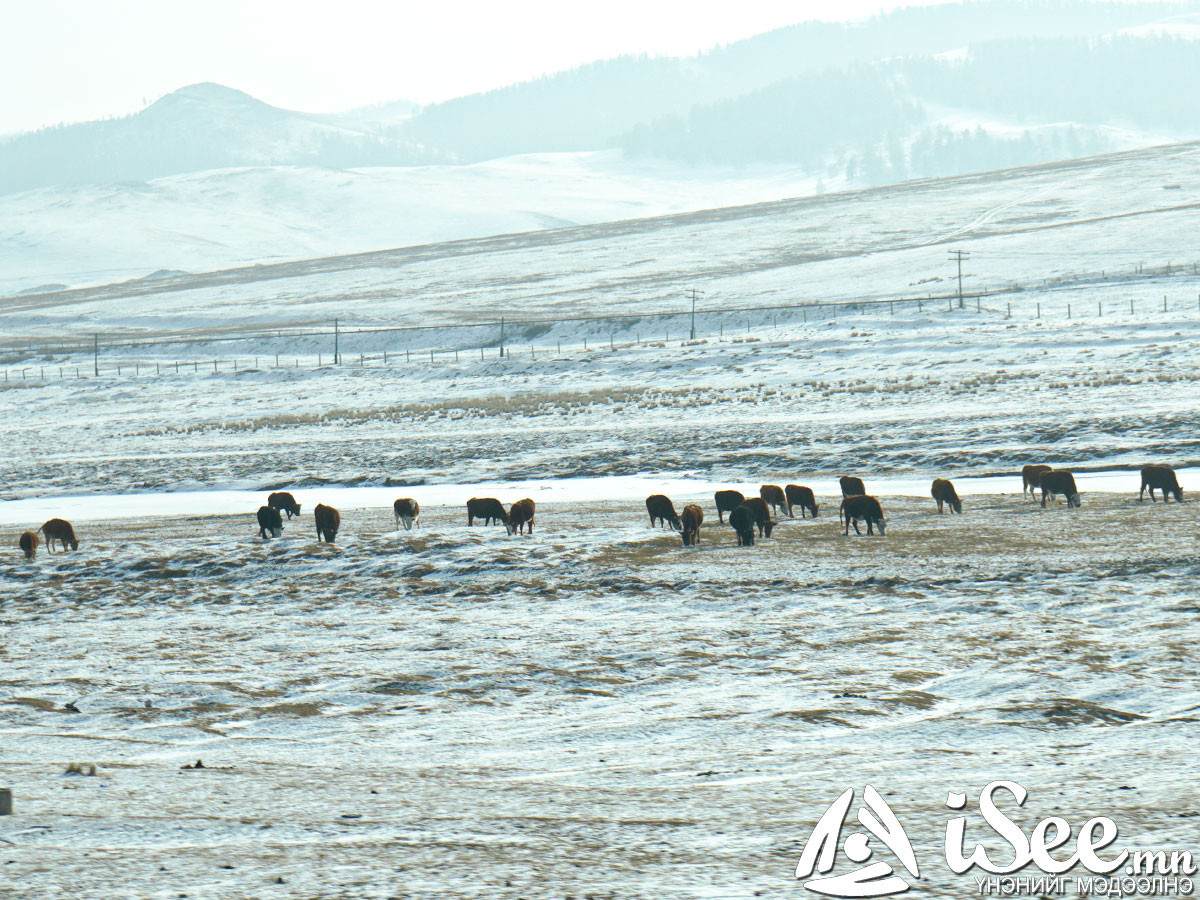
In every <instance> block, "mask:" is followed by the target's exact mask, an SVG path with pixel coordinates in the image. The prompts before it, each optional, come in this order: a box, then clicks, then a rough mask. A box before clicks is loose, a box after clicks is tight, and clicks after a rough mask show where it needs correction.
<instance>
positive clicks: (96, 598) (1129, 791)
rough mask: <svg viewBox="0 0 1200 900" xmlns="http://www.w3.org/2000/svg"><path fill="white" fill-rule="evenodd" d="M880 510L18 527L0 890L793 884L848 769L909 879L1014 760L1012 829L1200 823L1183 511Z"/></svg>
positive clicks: (1189, 563)
mask: <svg viewBox="0 0 1200 900" xmlns="http://www.w3.org/2000/svg"><path fill="white" fill-rule="evenodd" d="M706 505H708V504H706ZM887 510H888V513H889V516H890V518H891V527H890V528H889V530H888V536H887V537H886V538H882V539H881V538H867V537H862V538H858V539H856V538H853V537H851V538H844V537H841V536H840V534H839V529H838V527H837V523H836V520H835V519H834V518H833V517H832V516H829V515H828V514H826V515H823V516H822V517H820V518H818V519H816V520H812V519H809V520H807V521H804V522H800V521H799V520H796V521H789V522H785V523H784V524H783V525H781V526H780V527H779V528H778V529H777V530H776V533H775V535H774V536H773V537H772V538H771V539H770V540H767V541H764V542H761V543H760V544H759V545H757V546H756V547H754V548H751V549H742V550H739V549H738V548H736V547H735V546H733V541H732V537H733V534H732V532H731V531H730V529H729V528H728V526H719V525H717V524H716V522H715V516H712V515H711V506H710V507H709V515H710V517H711V519H712V521H710V522H707V523H706V525H705V527H704V530H703V531H702V543H701V545H700V546H699V547H698V548H694V549H691V550H685V549H684V548H682V547H681V546H680V541H679V538H678V536H677V535H675V534H674V533H671V532H663V531H653V530H651V529H650V528H648V527H647V524H646V523H645V521H643V517H644V510H643V509H641V508H639V504H634V503H601V504H571V505H567V506H562V505H547V506H545V507H543V508H542V509H541V510H540V511H539V516H538V523H537V529H538V530H537V535H536V537H534V538H532V539H531V538H528V537H526V538H520V537H513V538H509V537H508V536H506V535H505V534H504V531H503V529H500V528H492V529H485V528H482V527H476V528H475V529H472V530H467V529H466V528H465V525H464V523H463V522H461V521H460V519H461V512H460V510H459V509H457V508H454V509H445V508H440V507H434V508H431V509H428V510H427V511H426V513H425V518H426V521H425V524H424V527H422V528H420V529H419V530H417V531H414V532H411V533H399V534H397V533H395V532H393V531H392V524H391V520H390V515H389V514H388V513H387V512H386V511H383V510H375V511H367V512H355V513H352V514H349V515H347V517H346V520H345V523H344V530H343V534H342V535H341V537H340V538H339V542H338V544H336V545H334V546H327V545H317V544H315V543H314V542H313V541H312V540H311V539H310V537H309V535H308V528H309V527H311V519H310V518H308V517H306V518H305V519H304V520H303V522H302V524H294V525H293V526H292V527H291V528H289V529H288V530H287V531H286V532H285V537H284V538H282V539H280V540H278V541H273V542H271V543H269V544H262V543H260V542H259V541H257V540H256V539H254V538H253V537H252V536H251V533H250V530H249V529H248V528H247V526H246V521H245V517H244V516H243V517H237V518H201V519H195V518H192V519H189V518H178V519H175V520H170V521H161V520H159V521H154V522H152V523H141V524H139V523H137V522H133V523H131V522H128V521H122V522H120V523H114V524H112V525H105V524H91V525H88V527H87V531H86V541H85V545H84V546H83V547H81V549H80V551H79V552H78V553H76V554H73V555H70V556H56V557H54V558H53V559H49V558H45V557H42V558H39V559H38V560H37V561H36V562H35V563H33V564H27V563H25V562H18V561H16V560H14V559H13V558H12V556H11V555H10V556H7V557H5V561H4V562H3V563H0V582H2V583H3V584H4V585H5V590H4V597H5V599H4V600H3V601H0V623H2V626H3V628H4V629H5V632H6V635H7V636H6V640H5V643H4V646H3V649H2V651H0V652H2V658H3V661H4V675H3V685H4V688H3V690H4V694H5V702H4V703H3V705H0V733H2V741H3V747H4V764H3V772H4V779H5V782H6V783H7V784H9V785H11V786H12V787H13V788H14V790H15V794H16V808H17V815H15V816H13V817H12V818H6V819H0V864H3V868H2V869H0V877H2V878H3V879H4V880H3V882H2V883H0V884H2V885H3V886H2V887H0V894H2V895H3V896H6V897H22V898H25V897H72V898H105V900H107V898H110V897H112V896H114V891H115V890H118V888H117V885H118V884H119V886H120V887H119V893H120V896H122V897H131V898H132V897H156V898H157V897H162V898H175V897H179V896H181V895H184V894H186V895H187V896H189V897H205V898H242V897H264V898H270V897H280V898H285V897H296V898H309V897H316V896H319V897H323V898H332V897H345V898H375V897H380V898H382V897H413V898H418V897H421V898H423V897H447V898H448V897H456V898H460V897H502V898H509V897H511V898H518V897H555V898H562V897H567V896H571V897H580V898H583V897H586V896H593V897H621V898H625V897H643V898H660V897H667V896H669V897H680V898H686V897H698V898H699V897H727V898H743V897H744V898H751V897H756V896H763V897H779V898H784V897H795V896H799V894H800V893H801V889H800V886H799V885H798V884H797V883H796V882H795V881H794V880H793V879H792V870H793V869H794V868H795V864H796V861H797V859H798V856H799V853H800V851H801V849H802V842H803V840H804V839H805V838H806V837H807V836H808V832H809V830H810V829H811V828H812V826H813V824H814V822H815V820H816V818H817V817H818V816H819V815H820V813H821V812H823V811H824V809H825V807H826V806H828V804H829V803H831V802H832V800H833V799H834V797H836V795H837V794H839V793H840V792H841V791H842V790H844V789H845V788H846V787H855V788H856V789H858V790H860V791H861V789H862V785H863V784H865V783H868V782H869V783H873V784H874V785H876V786H877V787H878V788H879V789H880V790H881V791H882V793H883V794H884V795H885V797H886V798H887V799H888V801H889V802H890V803H891V804H892V805H893V808H894V809H895V811H896V813H897V814H898V815H899V816H900V818H901V820H902V821H903V822H904V824H905V826H906V828H907V831H908V834H909V836H910V837H911V838H912V839H913V842H914V845H915V848H916V851H917V853H918V855H919V858H920V859H921V864H922V870H923V874H924V880H923V881H922V883H921V885H920V889H919V890H918V892H917V895H918V896H938V897H956V898H961V897H963V896H967V895H968V893H971V892H973V888H974V882H973V881H972V880H971V879H969V878H962V877H955V876H950V875H948V873H947V871H946V869H945V866H944V864H942V863H940V862H939V860H940V859H941V840H942V830H943V829H944V822H945V819H946V817H947V813H946V810H945V808H944V807H943V806H942V804H943V802H944V799H945V795H946V791H947V790H949V789H954V790H966V791H968V792H969V793H977V792H978V790H979V789H980V788H981V787H982V786H983V784H985V783H987V782H988V781H990V780H993V779H997V778H1012V779H1016V780H1018V781H1020V782H1021V783H1023V784H1024V785H1025V786H1026V787H1027V788H1028V789H1029V790H1030V793H1031V796H1030V800H1029V802H1028V803H1027V804H1026V808H1025V810H1024V811H1023V812H1022V811H1017V810H1016V809H1015V808H1014V807H1012V806H1011V804H1010V806H1009V807H1008V809H1009V811H1010V813H1013V814H1014V815H1016V816H1017V818H1018V819H1019V820H1021V821H1022V822H1023V823H1025V824H1026V825H1027V826H1029V825H1031V824H1032V822H1033V821H1036V819H1037V818H1040V817H1042V816H1044V815H1048V814H1051V813H1055V814H1061V815H1064V816H1066V817H1068V818H1069V819H1070V820H1071V821H1072V822H1073V823H1074V824H1076V825H1078V824H1080V823H1081V822H1082V821H1083V818H1084V817H1086V816H1090V815H1098V814H1105V815H1109V816H1112V817H1113V818H1114V819H1116V820H1117V821H1118V822H1119V823H1120V827H1121V836H1122V841H1123V845H1124V846H1130V847H1135V848H1159V847H1163V848H1193V847H1194V845H1195V836H1196V832H1195V826H1194V819H1192V818H1189V817H1190V816H1193V815H1194V811H1195V809H1196V803H1197V801H1198V799H1200V798H1198V797H1197V794H1196V788H1195V785H1194V784H1193V780H1192V779H1190V778H1187V777H1184V776H1185V774H1186V773H1188V772H1190V771H1192V770H1193V768H1194V763H1193V762H1192V759H1193V756H1194V747H1195V743H1196V740H1197V738H1198V737H1200V734H1198V732H1197V725H1196V709H1197V708H1198V707H1200V692H1198V691H1197V688H1196V684H1197V675H1198V674H1200V673H1198V672H1197V662H1196V656H1195V653H1194V652H1193V650H1192V647H1193V645H1194V642H1195V637H1196V625H1195V621H1194V617H1195V615H1196V613H1197V611H1198V609H1200V608H1198V607H1197V605H1196V597H1195V591H1194V585H1195V583H1196V578H1197V576H1200V568H1197V563H1196V556H1195V524H1196V521H1195V514H1194V508H1193V505H1191V504H1186V503H1185V504H1184V505H1182V506H1176V505H1171V506H1169V507H1164V506H1162V505H1161V504H1159V505H1157V506H1151V505H1150V504H1149V503H1144V504H1138V503H1137V502H1136V500H1134V499H1133V498H1132V497H1131V496H1129V495H1128V494H1126V495H1103V494H1089V495H1088V496H1087V498H1086V499H1085V504H1084V507H1083V508H1082V509H1080V510H1067V509H1066V508H1065V507H1062V506H1059V507H1057V508H1053V509H1047V510H1042V509H1040V508H1038V507H1036V506H1034V505H1032V504H1029V503H1028V502H1026V501H1022V500H1021V499H1020V498H1019V496H1015V495H1012V494H1007V495H1002V496H1001V495H980V496H975V497H972V498H969V500H968V502H967V506H966V509H965V512H964V514H963V515H962V516H954V517H950V516H942V517H938V516H937V515H936V514H935V513H934V512H933V511H932V502H931V501H929V500H927V499H922V500H917V499H895V500H890V501H888V503H887ZM1118 536H1119V538H1118ZM69 702H70V703H74V705H75V707H76V708H78V709H79V712H78V713H72V712H69V711H66V710H65V709H64V706H65V704H67V703H69ZM196 759H200V760H202V761H203V763H204V766H205V767H206V768H205V769H203V770H183V769H181V767H182V766H184V765H185V764H191V763H193V762H194V761H195V760H196ZM71 762H78V763H84V764H88V763H95V764H98V765H99V772H98V775H97V776H96V777H94V778H93V777H86V776H85V777H74V776H67V775H64V774H63V772H64V771H65V769H66V767H67V765H68V764H69V763H71ZM972 833H973V834H979V833H980V829H979V828H978V827H973V828H972ZM278 879H282V883H279V882H278Z"/></svg>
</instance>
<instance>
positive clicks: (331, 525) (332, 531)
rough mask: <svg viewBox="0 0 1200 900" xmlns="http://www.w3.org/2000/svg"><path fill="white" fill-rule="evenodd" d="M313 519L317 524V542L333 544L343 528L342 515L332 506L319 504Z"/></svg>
mask: <svg viewBox="0 0 1200 900" xmlns="http://www.w3.org/2000/svg"><path fill="white" fill-rule="evenodd" d="M313 518H314V519H316V522H317V541H318V542H319V541H321V540H322V539H324V541H325V543H327V544H332V543H333V539H334V538H336V537H337V533H338V529H339V528H341V526H342V514H341V513H340V512H338V511H337V510H336V509H334V508H333V507H332V506H326V505H325V504H324V503H318V504H317V508H316V509H314V510H313Z"/></svg>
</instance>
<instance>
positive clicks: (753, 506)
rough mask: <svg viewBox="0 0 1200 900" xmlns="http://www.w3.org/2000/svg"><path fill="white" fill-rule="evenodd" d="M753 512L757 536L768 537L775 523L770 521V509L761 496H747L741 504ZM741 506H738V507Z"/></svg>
mask: <svg viewBox="0 0 1200 900" xmlns="http://www.w3.org/2000/svg"><path fill="white" fill-rule="evenodd" d="M742 506H744V507H746V508H747V509H749V510H750V512H752V513H753V514H754V524H755V525H757V526H758V536H759V537H770V536H771V531H772V530H773V529H774V528H775V525H776V524H777V523H775V522H772V521H771V511H770V510H769V509H768V508H767V503H766V501H765V500H763V498H762V497H747V498H746V502H745V503H743V504H742ZM740 508H741V507H739V509H740Z"/></svg>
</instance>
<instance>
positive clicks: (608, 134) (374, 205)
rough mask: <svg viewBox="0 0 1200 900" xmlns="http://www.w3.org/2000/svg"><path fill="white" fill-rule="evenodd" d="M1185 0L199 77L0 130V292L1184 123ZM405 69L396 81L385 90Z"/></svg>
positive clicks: (772, 194)
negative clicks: (258, 85) (456, 93)
mask: <svg viewBox="0 0 1200 900" xmlns="http://www.w3.org/2000/svg"><path fill="white" fill-rule="evenodd" d="M1198 34H1200V0H1180V2H1149V3H1137V4H1127V3H1113V2H1088V0H1049V2H1037V3H1034V2H1027V0H986V2H977V3H968V4H942V5H936V6H929V7H919V8H909V9H900V10H897V11H894V12H891V13H888V14H886V15H881V16H877V17H874V18H871V19H868V20H864V21H860V22H853V23H820V22H809V23H804V24H799V25H794V26H791V27H788V28H783V29H778V30H776V31H772V32H769V33H766V34H763V35H759V36H757V37H754V38H750V39H748V40H744V41H739V42H736V43H732V44H729V45H725V46H721V47H717V48H714V49H712V50H710V51H707V52H705V53H701V54H699V55H697V56H694V57H688V58H666V57H662V58H649V57H621V58H617V59H611V60H606V61H602V62H598V63H594V64H590V65H586V66H581V67H579V68H576V69H573V70H570V71H567V72H561V73H557V74H554V75H549V76H546V77H544V78H541V79H537V80H535V81H531V82H527V83H523V84H517V85H512V86H509V87H505V88H502V89H498V90H494V91H490V92H486V93H482V94H476V95H472V96H468V97H462V98H458V99H455V100H452V101H449V102H446V103H440V104H437V105H433V106H428V107H425V108H418V107H415V106H414V105H413V104H411V103H407V102H404V101H398V102H396V103H394V104H385V105H382V106H376V107H372V108H365V109H358V110H353V111H349V112H346V113H342V114H336V115H314V114H308V113H299V112H293V111H289V110H284V109H279V108H276V107H273V106H270V105H268V104H265V103H262V102H260V101H258V100H256V99H254V98H253V97H250V96H248V95H247V94H245V93H242V92H241V91H237V90H234V89H232V88H227V87H222V86H220V85H216V84H198V85H192V86H189V87H185V88H182V89H180V90H177V91H175V92H174V93H171V94H169V95H167V96H165V97H163V98H161V99H159V100H157V101H156V102H154V103H152V104H150V105H149V106H148V107H147V108H146V109H144V110H142V111H141V112H138V113H136V114H134V115H130V116H126V117H123V118H118V119H111V120H105V121H98V122H87V123H82V124H74V125H60V126H56V127H53V128H47V129H43V130H41V131H37V132H33V133H30V134H24V135H16V136H10V137H8V138H0V293H3V294H16V293H20V292H24V291H31V290H50V289H54V288H56V287H61V286H66V287H79V286H86V285H97V284H106V283H111V282H114V281H121V280H125V279H135V278H144V277H147V276H154V275H155V274H156V273H161V272H163V271H166V272H175V271H184V272H200V271H207V270H215V269H222V268H229V267H234V266H241V265H248V264H254V263H260V262H261V263H270V262H277V261H282V260H297V259H305V258H311V257H321V256H329V255H335V254H345V253H355V252H364V251H374V250H383V249H388V248H392V247H403V246H412V245H415V244H425V243H434V242H438V241H446V240H457V239H466V238H474V237H482V236H487V235H495V234H510V233H518V232H528V231H536V230H540V229H545V228H558V227H563V226H570V225H588V224H595V223H599V222H606V221H617V220H623V219H630V218H638V217H647V216H656V215H662V214H669V213H677V212H686V211H693V210H700V209H712V208H719V207H726V206H732V205H737V204H744V203H756V202H763V201H770V200H780V199H786V198H790V197H801V196H812V195H819V194H822V193H825V192H834V191H841V190H847V189H858V188H863V187H870V186H878V185H886V184H895V183H900V182H904V181H906V180H909V179H916V178H944V177H948V176H952V175H956V174H963V173H971V172H984V171H993V170H999V169H1005V168H1009V167H1013V166H1022V165H1030V164H1037V163H1042V162H1049V161H1055V160H1063V159H1074V158H1079V157H1085V156H1090V155H1094V154H1102V153H1109V152H1114V151H1123V150H1129V149H1134V148H1140V147H1147V146H1155V145H1163V144H1169V143H1173V142H1176V141H1186V140H1192V139H1195V138H1200V108H1198V107H1197V106H1196V103H1195V100H1194V98H1193V97H1192V96H1191V94H1190V93H1189V92H1188V91H1187V90H1184V89H1183V87H1184V86H1186V85H1188V84H1189V83H1190V81H1191V79H1192V73H1194V72H1195V71H1196V66H1197V63H1200V42H1198V41H1196V40H1194V38H1195V37H1196V36H1197V35H1198ZM402 93H403V86H398V87H397V94H402Z"/></svg>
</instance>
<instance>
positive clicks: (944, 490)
mask: <svg viewBox="0 0 1200 900" xmlns="http://www.w3.org/2000/svg"><path fill="white" fill-rule="evenodd" d="M930 493H931V494H932V495H933V499H934V500H936V501H937V505H938V515H939V516H940V515H941V514H942V505H943V504H945V503H949V504H950V508H951V509H952V510H954V512H956V513H960V512H962V501H961V500H959V499H958V492H957V491H956V490H954V484H953V483H952V482H951V481H949V479H946V478H935V479H933V488H932V489H931V491H930Z"/></svg>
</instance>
